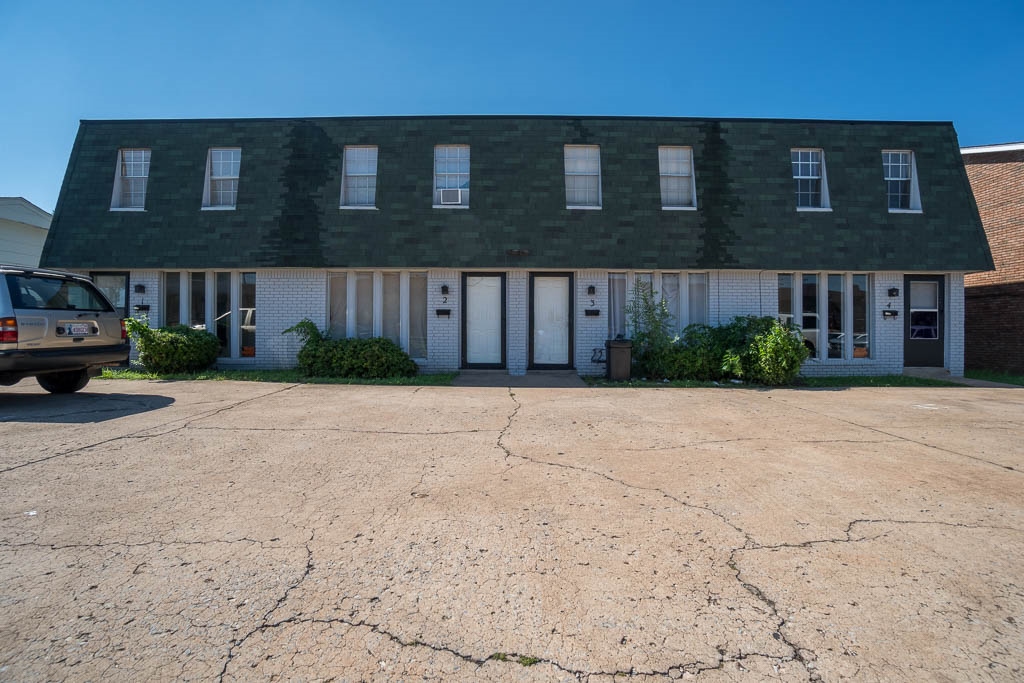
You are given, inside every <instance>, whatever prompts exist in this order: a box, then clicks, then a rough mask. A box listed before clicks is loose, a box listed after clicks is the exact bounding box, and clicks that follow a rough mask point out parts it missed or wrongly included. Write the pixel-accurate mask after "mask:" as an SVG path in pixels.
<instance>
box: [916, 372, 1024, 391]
mask: <svg viewBox="0 0 1024 683" xmlns="http://www.w3.org/2000/svg"><path fill="white" fill-rule="evenodd" d="M903 375H904V376H906V377H921V378H924V379H941V380H944V381H946V382H953V383H955V384H962V385H964V386H966V387H985V388H988V389H1020V388H1021V387H1019V386H1017V385H1016V384H1003V383H1002V382H988V381H986V380H983V379H971V378H970V377H954V376H952V375H950V374H949V370H947V369H946V368H903Z"/></svg>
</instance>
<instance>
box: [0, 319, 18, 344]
mask: <svg viewBox="0 0 1024 683" xmlns="http://www.w3.org/2000/svg"><path fill="white" fill-rule="evenodd" d="M17 343H18V319H17V318H0V344H17Z"/></svg>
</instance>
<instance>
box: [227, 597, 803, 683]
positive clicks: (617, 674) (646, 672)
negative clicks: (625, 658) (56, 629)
mask: <svg viewBox="0 0 1024 683" xmlns="http://www.w3.org/2000/svg"><path fill="white" fill-rule="evenodd" d="M271 611H273V610H271ZM301 624H319V625H331V624H342V625H344V626H348V627H350V628H365V629H368V630H369V631H370V632H371V633H375V634H377V635H379V636H383V637H385V638H387V639H388V640H390V641H392V642H394V643H395V644H397V645H398V646H399V647H401V648H426V649H429V650H432V651H433V652H439V653H442V654H447V655H450V656H452V657H455V658H456V659H459V660H461V661H464V662H466V663H469V664H474V665H476V667H477V668H480V667H482V666H484V665H485V664H487V662H491V661H494V662H502V663H509V664H519V665H520V666H523V667H530V666H534V665H536V664H548V665H549V666H551V667H553V668H555V669H557V670H558V671H561V672H563V673H567V674H570V675H572V676H573V677H575V678H576V679H577V680H581V681H584V680H590V678H591V677H594V676H598V677H612V678H622V677H625V678H632V677H637V676H662V677H666V678H667V677H670V676H672V674H673V673H677V672H678V673H680V674H683V673H688V674H691V675H699V674H701V673H704V672H706V671H717V670H720V669H722V668H723V667H724V666H725V665H726V664H730V663H734V662H742V661H744V660H747V659H751V658H763V659H768V660H770V661H772V662H780V663H782V662H789V661H795V660H796V659H797V658H796V657H795V656H794V657H779V656H777V655H770V654H765V653H762V652H744V653H740V654H739V655H737V656H735V657H730V656H726V652H725V650H724V649H722V648H716V650H717V651H718V654H719V657H718V659H717V660H716V661H715V662H714V664H709V663H707V662H704V661H701V660H696V661H693V662H685V663H679V664H673V665H671V666H669V667H666V668H665V669H658V670H655V669H637V668H635V667H633V668H631V669H628V670H626V669H619V670H615V671H587V670H584V669H572V668H569V667H567V666H564V665H562V664H559V663H558V662H556V661H555V660H553V659H547V658H544V657H534V656H531V655H526V654H523V653H519V652H504V651H495V652H494V653H493V654H491V655H488V656H486V657H479V656H474V655H471V654H467V653H465V652H461V651H459V650H457V649H455V648H453V647H449V646H447V645H439V644H434V643H428V642H426V641H423V640H418V639H416V640H405V639H404V638H403V637H402V636H400V635H398V634H397V633H394V632H392V631H390V630H388V629H386V628H384V627H383V626H381V625H380V624H376V623H373V622H369V621H367V620H365V619H359V620H354V619H350V618H345V617H327V618H317V617H301V616H298V615H296V616H292V617H288V618H287V619H282V620H280V621H276V622H273V623H264V624H261V625H260V626H258V627H257V628H256V629H254V630H253V631H252V632H251V633H249V634H248V635H246V637H245V638H243V639H242V641H239V642H238V645H239V646H240V645H241V643H242V642H243V641H244V640H245V639H246V638H248V637H249V636H251V635H253V634H254V633H256V632H258V631H265V630H272V629H276V628H281V627H284V626H292V625H301ZM226 668H227V667H226V665H225V670H226ZM223 675H224V671H222V672H221V679H220V680H223ZM811 680H815V679H813V678H812V679H811Z"/></svg>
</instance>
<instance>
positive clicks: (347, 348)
mask: <svg viewBox="0 0 1024 683" xmlns="http://www.w3.org/2000/svg"><path fill="white" fill-rule="evenodd" d="M288 333H294V334H297V335H298V336H299V338H300V339H301V340H302V348H301V349H299V353H298V357H297V360H298V364H299V369H300V370H301V371H302V372H303V373H304V374H305V375H307V376H309V377H357V378H360V379H383V378H385V377H412V376H413V375H415V374H416V363H414V362H413V360H412V359H411V358H409V355H408V354H407V353H405V351H402V349H401V347H400V346H398V344H395V343H394V342H393V341H391V340H390V339H385V338H383V337H375V338H373V339H332V338H331V336H330V335H329V334H326V333H324V332H321V331H320V330H319V329H317V327H316V325H315V324H314V323H313V322H312V321H311V320H308V319H306V320H302V321H300V322H298V323H296V324H295V325H293V326H292V327H289V328H288V329H287V330H285V331H284V334H288Z"/></svg>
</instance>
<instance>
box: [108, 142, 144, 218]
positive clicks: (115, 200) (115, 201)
mask: <svg viewBox="0 0 1024 683" xmlns="http://www.w3.org/2000/svg"><path fill="white" fill-rule="evenodd" d="M127 150H132V151H136V150H138V151H145V152H149V153H150V163H152V154H153V150H152V149H150V148H149V147H120V148H118V150H117V164H116V165H115V166H114V187H113V190H112V191H111V193H110V210H111V211H133V212H136V213H140V212H141V213H145V211H146V200H147V199H149V173H148V172H147V173H146V175H145V176H123V175H121V166H122V165H123V164H124V153H125V151H127ZM126 177H133V178H142V177H145V178H146V193H145V194H144V195H143V197H142V206H120V204H121V201H122V198H121V180H122V179H123V178H126Z"/></svg>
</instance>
